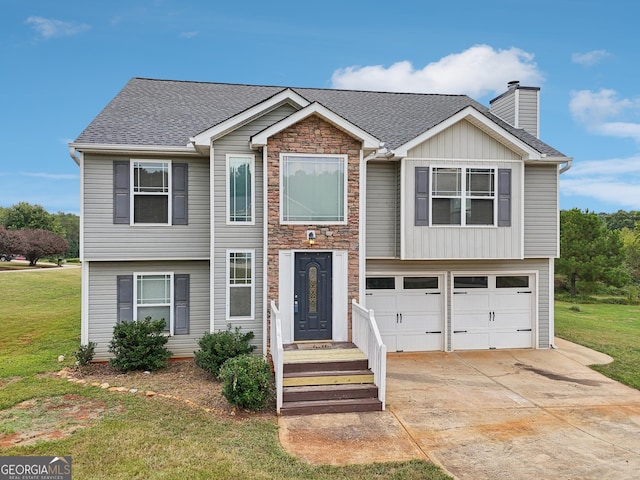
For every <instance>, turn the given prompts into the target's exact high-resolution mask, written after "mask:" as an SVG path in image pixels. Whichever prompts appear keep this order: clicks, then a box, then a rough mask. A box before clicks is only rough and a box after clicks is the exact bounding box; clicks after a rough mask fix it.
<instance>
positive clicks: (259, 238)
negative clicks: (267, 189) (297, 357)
mask: <svg viewBox="0 0 640 480" xmlns="http://www.w3.org/2000/svg"><path fill="white" fill-rule="evenodd" d="M295 111H296V110H295V109H294V108H293V107H292V106H291V105H288V104H285V105H282V106H280V107H278V108H277V109H275V110H272V111H271V112H269V113H267V114H265V115H263V116H261V117H258V118H256V119H254V120H253V121H252V122H250V123H248V124H246V125H244V126H242V127H240V128H238V129H236V130H234V131H233V132H230V133H228V134H227V135H225V136H224V137H222V138H220V139H218V140H216V141H215V142H213V148H214V170H213V177H214V180H213V189H214V199H213V218H214V241H215V252H214V259H213V261H214V276H215V278H214V281H213V288H214V298H215V305H214V322H213V323H214V329H215V330H219V329H224V328H226V326H227V325H228V324H229V323H231V324H232V325H233V326H234V327H235V326H239V327H241V328H242V331H243V332H248V331H252V332H253V333H254V334H255V337H254V339H253V340H252V344H253V345H255V346H256V347H257V349H256V350H255V352H256V353H261V352H262V346H263V337H264V332H263V331H262V330H263V317H264V313H265V312H264V306H263V271H264V267H263V263H264V253H263V235H264V233H263V227H264V205H263V198H264V196H263V193H264V188H263V161H262V152H261V151H255V150H251V149H250V148H249V139H250V137H251V136H252V135H255V134H256V133H258V132H260V131H262V130H264V129H265V128H267V127H269V126H270V125H272V124H274V123H275V122H278V121H280V120H282V119H283V118H285V117H287V116H289V115H291V114H292V113H293V112H295ZM227 154H238V155H253V156H254V158H255V164H254V165H255V169H254V172H253V178H254V181H255V198H254V202H255V222H254V225H237V224H236V225H227V201H228V199H227V175H228V173H227V170H226V155H227ZM247 249H250V250H254V251H255V259H254V262H255V271H254V273H253V279H254V282H255V288H254V317H253V318H252V319H233V320H232V319H229V318H227V308H226V307H227V302H228V299H227V261H228V260H227V251H228V250H247Z"/></svg>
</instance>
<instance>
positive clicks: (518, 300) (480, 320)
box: [451, 274, 535, 350]
mask: <svg viewBox="0 0 640 480" xmlns="http://www.w3.org/2000/svg"><path fill="white" fill-rule="evenodd" d="M533 281H534V276H533V275H518V274H515V275H511V274H504V275H502V274H500V275H473V276H471V275H454V276H453V292H452V295H453V299H452V302H451V303H452V312H451V315H452V323H453V325H452V330H453V342H452V343H453V349H454V350H487V349H494V348H531V347H533V345H534V331H533V318H534V303H535V294H534V290H533Z"/></svg>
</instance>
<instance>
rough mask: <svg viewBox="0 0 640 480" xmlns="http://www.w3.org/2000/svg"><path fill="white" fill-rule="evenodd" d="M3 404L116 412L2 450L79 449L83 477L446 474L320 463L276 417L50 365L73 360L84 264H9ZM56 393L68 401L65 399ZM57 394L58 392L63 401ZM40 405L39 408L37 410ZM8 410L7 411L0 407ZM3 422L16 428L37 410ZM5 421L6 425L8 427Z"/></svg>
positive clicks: (0, 361) (1, 307) (3, 278)
mask: <svg viewBox="0 0 640 480" xmlns="http://www.w3.org/2000/svg"><path fill="white" fill-rule="evenodd" d="M0 287H1V290H2V293H3V294H4V295H3V301H2V302H0V318H2V333H3V335H2V336H0V414H2V413H7V411H8V410H7V409H9V408H10V407H13V406H15V405H17V404H19V403H21V402H23V401H25V400H30V399H45V398H51V397H54V399H55V398H57V397H61V396H62V395H66V394H75V395H79V396H81V397H82V398H86V399H87V400H89V399H94V400H100V401H101V402H104V403H105V404H106V405H107V406H110V407H118V408H112V409H110V410H109V411H110V412H112V413H110V414H108V415H107V416H106V417H104V418H103V419H102V420H99V421H98V422H97V423H94V424H93V425H92V426H90V427H89V428H85V429H82V430H78V431H76V432H75V433H73V434H72V435H71V436H70V437H68V438H65V439H62V440H55V441H43V442H40V443H36V444H35V445H31V446H22V447H13V448H9V449H2V448H0V455H2V456H5V455H57V456H62V455H71V456H72V457H73V473H74V478H83V479H101V478H109V479H174V478H189V479H210V478H219V479H245V478H246V479H282V478H287V479H301V480H302V479H304V480H319V479H325V478H335V479H345V480H350V479H353V480H359V479H362V480H364V479H398V480H401V479H406V480H418V479H421V480H422V479H427V480H428V479H446V478H449V477H448V476H446V475H445V474H444V473H443V472H442V471H441V470H440V469H439V468H438V467H436V466H434V465H433V464H430V463H428V462H426V461H422V460H415V461H410V462H398V463H374V464H368V465H350V466H344V467H334V466H329V465H319V466H313V465H308V464H306V463H303V462H301V461H299V460H298V459H297V458H295V457H292V456H291V455H289V454H288V453H287V452H286V451H284V450H283V449H282V447H281V445H280V443H279V442H278V439H277V425H276V422H275V419H274V418H273V417H269V416H253V417H249V418H248V419H237V418H233V417H227V416H221V415H212V414H209V413H206V412H204V411H200V410H197V409H191V408H188V407H183V408H176V404H175V403H172V402H170V401H168V400H163V399H153V400H149V399H145V398H143V397H141V396H136V395H119V394H110V393H107V392H105V391H104V390H101V389H95V388H83V387H82V386H80V385H78V384H74V383H69V382H65V381H63V380H60V379H57V378H52V377H51V376H46V375H41V374H42V373H44V372H51V371H56V370H59V369H60V368H61V364H59V363H58V361H57V359H58V355H61V354H64V355H66V357H67V360H66V361H65V362H64V363H63V365H69V364H72V363H73V355H72V352H73V351H75V350H77V348H78V345H79V333H80V270H79V269H60V270H55V271H47V272H24V273H0ZM56 401H58V402H59V399H57V400H56ZM54 404H55V402H54ZM31 414H32V415H36V414H37V411H35V410H34V411H33V412H31ZM0 416H2V415H0ZM12 421H13V422H14V423H12V424H6V425H4V433H10V432H12V431H14V430H16V429H18V428H21V427H20V425H24V424H27V423H29V421H28V419H25V418H22V417H19V416H18V417H16V418H14V419H13V420H12ZM2 432H3V430H2V429H0V435H1V434H2Z"/></svg>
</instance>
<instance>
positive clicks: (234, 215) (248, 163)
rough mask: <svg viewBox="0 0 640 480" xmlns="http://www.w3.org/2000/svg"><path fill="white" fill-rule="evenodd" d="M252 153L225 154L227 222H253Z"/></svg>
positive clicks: (253, 184) (253, 183) (253, 186)
mask: <svg viewBox="0 0 640 480" xmlns="http://www.w3.org/2000/svg"><path fill="white" fill-rule="evenodd" d="M254 164H255V160H254V156H253V155H227V223H243V224H254V212H255V207H254V197H255V181H254V178H253V170H254Z"/></svg>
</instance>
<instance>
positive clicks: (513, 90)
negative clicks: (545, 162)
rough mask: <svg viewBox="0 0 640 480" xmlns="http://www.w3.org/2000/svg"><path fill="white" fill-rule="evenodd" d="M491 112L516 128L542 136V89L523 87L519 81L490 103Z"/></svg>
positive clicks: (510, 85)
mask: <svg viewBox="0 0 640 480" xmlns="http://www.w3.org/2000/svg"><path fill="white" fill-rule="evenodd" d="M489 105H490V107H489V111H490V112H491V113H493V114H494V115H496V116H498V117H500V118H501V119H502V120H504V121H505V122H507V123H509V124H510V125H513V126H514V127H515V128H522V129H523V130H525V131H526V132H529V133H530V134H531V135H533V136H534V137H539V136H540V116H539V111H540V87H523V86H522V85H520V82H519V81H518V80H515V81H512V82H509V83H508V84H507V91H506V92H504V93H503V94H501V95H499V96H497V97H496V98H494V99H493V100H491V101H490V102H489Z"/></svg>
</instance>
